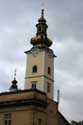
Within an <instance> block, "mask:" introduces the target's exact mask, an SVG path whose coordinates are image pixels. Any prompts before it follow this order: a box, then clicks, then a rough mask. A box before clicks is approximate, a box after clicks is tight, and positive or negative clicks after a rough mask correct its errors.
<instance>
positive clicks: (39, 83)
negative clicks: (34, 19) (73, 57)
mask: <svg viewBox="0 0 83 125" xmlns="http://www.w3.org/2000/svg"><path fill="white" fill-rule="evenodd" d="M36 28H37V33H36V36H35V37H33V38H31V41H30V43H31V44H32V46H33V47H32V48H31V49H30V50H28V51H26V52H25V53H26V54H27V63H26V75H25V89H30V88H31V87H32V86H33V87H36V88H37V89H38V90H41V91H43V92H45V93H47V96H48V97H49V98H51V99H53V91H54V57H56V56H55V55H54V53H53V51H52V49H50V46H51V45H52V41H51V40H50V39H49V38H48V37H47V28H48V25H47V24H46V19H45V18H44V9H42V10H41V17H40V18H39V19H38V24H36Z"/></svg>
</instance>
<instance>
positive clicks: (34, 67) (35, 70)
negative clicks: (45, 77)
mask: <svg viewBox="0 0 83 125" xmlns="http://www.w3.org/2000/svg"><path fill="white" fill-rule="evenodd" d="M36 72H37V66H36V65H34V66H33V68H32V73H36Z"/></svg>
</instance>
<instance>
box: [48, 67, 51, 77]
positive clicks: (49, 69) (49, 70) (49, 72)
mask: <svg viewBox="0 0 83 125" xmlns="http://www.w3.org/2000/svg"><path fill="white" fill-rule="evenodd" d="M48 74H49V75H50V74H51V68H50V67H48Z"/></svg>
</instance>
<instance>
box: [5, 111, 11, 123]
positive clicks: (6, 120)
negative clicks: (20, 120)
mask: <svg viewBox="0 0 83 125" xmlns="http://www.w3.org/2000/svg"><path fill="white" fill-rule="evenodd" d="M4 125H11V114H10V113H8V114H4Z"/></svg>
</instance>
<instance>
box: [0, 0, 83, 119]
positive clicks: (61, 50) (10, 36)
mask: <svg viewBox="0 0 83 125" xmlns="http://www.w3.org/2000/svg"><path fill="white" fill-rule="evenodd" d="M40 9H41V7H40V0H0V92H2V91H7V90H8V89H9V87H10V85H11V81H12V80H13V74H14V69H17V80H18V86H19V88H21V89H23V88H24V77H25V65H26V55H25V54H24V51H25V50H28V49H30V47H31V45H30V39H31V37H33V36H35V33H36V28H35V24H36V23H37V20H38V18H39V17H40ZM45 17H46V19H47V24H48V26H49V28H48V36H49V37H50V39H52V40H53V45H52V47H51V48H52V49H53V50H54V53H55V54H56V55H57V58H56V59H55V88H54V90H55V98H56V90H57V89H60V93H61V96H60V105H59V108H60V111H61V112H62V113H63V114H64V116H66V118H67V119H68V120H77V121H80V120H83V0H45Z"/></svg>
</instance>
